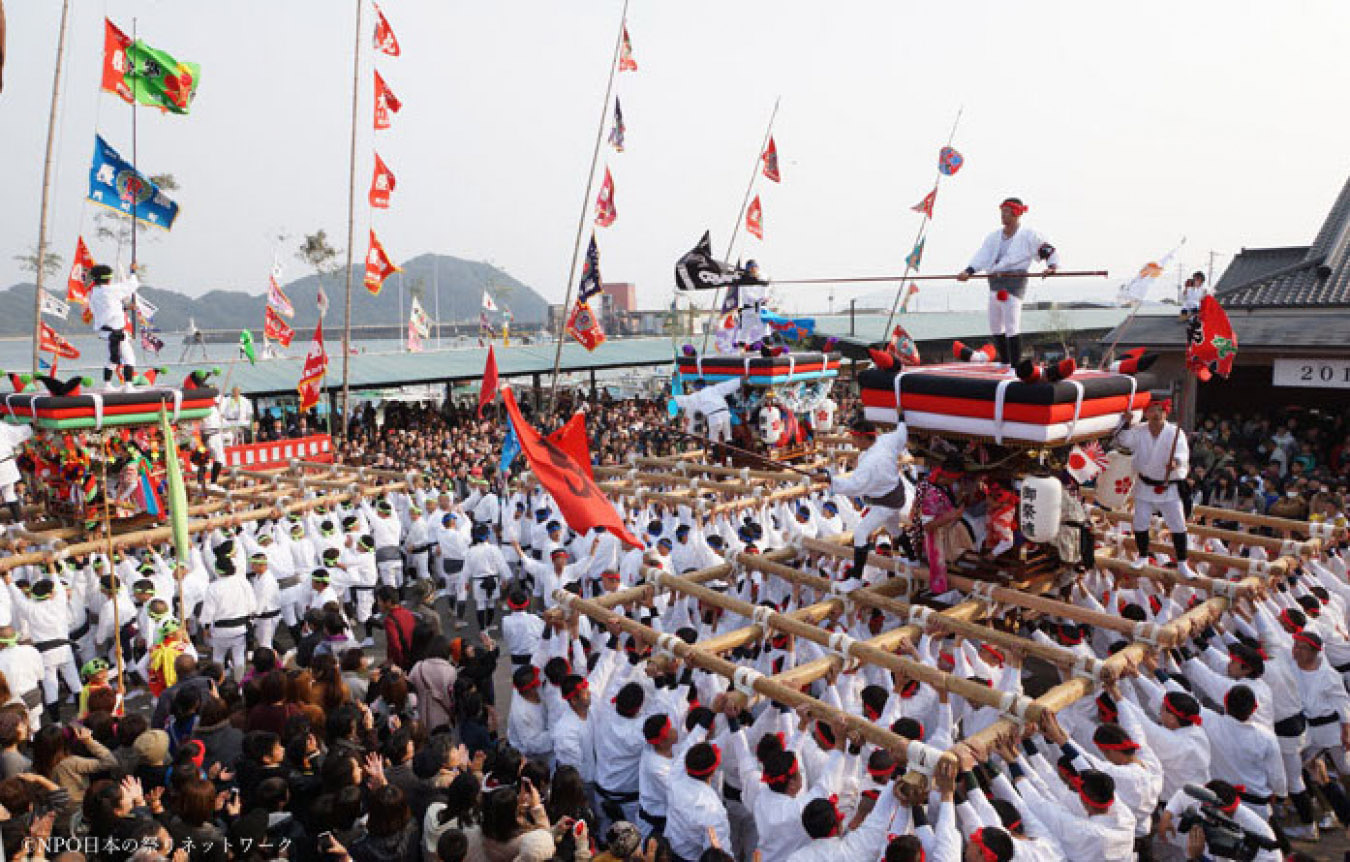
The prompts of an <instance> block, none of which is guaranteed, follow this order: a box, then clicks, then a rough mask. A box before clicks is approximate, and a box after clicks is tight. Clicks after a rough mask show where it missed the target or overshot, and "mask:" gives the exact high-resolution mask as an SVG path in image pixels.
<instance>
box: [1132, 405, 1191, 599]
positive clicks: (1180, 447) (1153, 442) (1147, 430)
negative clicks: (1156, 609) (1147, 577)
mask: <svg viewBox="0 0 1350 862" xmlns="http://www.w3.org/2000/svg"><path fill="white" fill-rule="evenodd" d="M1151 396H1152V397H1151V398H1150V400H1149V403H1148V406H1147V407H1145V408H1144V419H1145V420H1146V421H1145V423H1144V424H1143V425H1135V426H1132V427H1127V428H1126V429H1125V430H1123V431H1121V432H1120V433H1119V434H1118V435H1116V442H1117V443H1118V444H1119V445H1121V446H1123V447H1125V448H1126V449H1129V450H1130V451H1131V452H1132V453H1133V455H1132V461H1133V464H1134V470H1135V472H1136V473H1138V474H1139V478H1138V480H1137V481H1136V482H1135V483H1134V520H1133V523H1132V524H1131V527H1132V528H1133V530H1134V542H1135V560H1134V565H1135V567H1136V568H1142V567H1143V566H1144V564H1145V563H1147V562H1148V561H1149V559H1150V558H1149V553H1148V549H1149V530H1150V528H1151V527H1152V522H1153V515H1154V514H1155V513H1157V514H1159V515H1161V516H1162V519H1163V522H1164V523H1165V524H1167V529H1168V531H1169V532H1170V533H1171V534H1172V547H1173V550H1174V552H1175V556H1176V560H1177V571H1179V572H1181V573H1182V574H1183V575H1185V576H1186V577H1192V576H1193V574H1194V573H1193V572H1192V571H1191V569H1190V566H1189V564H1188V563H1187V562H1186V556H1187V553H1186V552H1187V541H1188V539H1187V535H1186V512H1185V508H1184V505H1183V501H1182V496H1181V488H1180V486H1181V485H1183V484H1184V483H1185V480H1186V477H1187V476H1188V475H1190V453H1191V449H1190V445H1189V444H1188V443H1187V442H1186V432H1184V431H1182V430H1181V428H1180V427H1178V426H1177V425H1175V424H1173V423H1171V422H1168V421H1167V413H1168V411H1169V410H1170V409H1171V406H1172V402H1171V399H1169V398H1167V397H1166V394H1165V393H1161V392H1158V393H1151Z"/></svg>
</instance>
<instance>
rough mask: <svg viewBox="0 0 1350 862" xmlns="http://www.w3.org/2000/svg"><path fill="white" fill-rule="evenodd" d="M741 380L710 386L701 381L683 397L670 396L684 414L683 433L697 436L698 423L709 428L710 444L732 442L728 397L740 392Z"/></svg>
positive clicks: (701, 379)
mask: <svg viewBox="0 0 1350 862" xmlns="http://www.w3.org/2000/svg"><path fill="white" fill-rule="evenodd" d="M741 382H742V381H741V378H740V377H733V378H731V379H730V380H723V381H722V382H721V383H713V384H711V385H709V383H708V381H706V380H704V379H703V378H702V377H699V378H697V379H696V380H695V381H694V386H693V391H692V392H687V393H685V394H684V395H672V396H671V398H672V400H674V402H675V404H676V406H678V407H679V408H680V409H681V410H683V411H684V430H685V431H686V432H687V433H689V434H696V433H697V428H698V420H699V419H702V420H703V421H704V422H705V423H706V424H707V426H708V439H709V440H711V441H712V442H713V443H730V442H731V407H730V406H728V405H727V396H728V395H735V394H736V393H737V392H739V391H740V389H741Z"/></svg>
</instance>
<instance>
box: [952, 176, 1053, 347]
mask: <svg viewBox="0 0 1350 862" xmlns="http://www.w3.org/2000/svg"><path fill="white" fill-rule="evenodd" d="M1026 211H1027V205H1026V204H1024V203H1022V200H1021V198H1007V199H1005V200H1004V201H1003V203H1001V204H999V205H998V213H999V218H1000V220H1001V221H1002V222H1003V227H1001V228H999V229H998V230H996V231H994V232H993V233H991V234H989V236H987V237H985V239H984V244H983V245H981V246H980V250H979V251H977V252H975V256H974V257H973V258H971V259H970V265H969V266H967V267H966V269H965V271H964V272H962V273H961V274H960V275H958V276H957V277H956V280H957V281H968V280H969V279H970V277H971V276H972V275H974V274H975V273H977V272H986V273H989V332H990V334H991V335H992V336H993V338H994V347H995V348H997V350H998V361H999V362H1002V363H1003V364H1005V365H1007V366H1009V367H1012V366H1014V365H1016V364H1017V363H1018V360H1020V359H1021V358H1022V339H1021V335H1020V333H1021V331H1022V298H1023V297H1024V296H1026V292H1027V271H1028V270H1029V269H1030V268H1031V264H1032V263H1033V262H1035V261H1037V260H1043V261H1045V263H1046V267H1045V273H1046V274H1047V275H1048V274H1049V273H1052V272H1054V271H1055V270H1057V269H1059V252H1057V251H1056V250H1055V247H1054V246H1053V245H1051V244H1050V243H1049V242H1048V241H1047V240H1046V239H1045V237H1043V236H1041V235H1040V234H1039V233H1037V232H1036V231H1034V230H1032V229H1031V228H1029V227H1023V225H1022V216H1023V214H1025V213H1026Z"/></svg>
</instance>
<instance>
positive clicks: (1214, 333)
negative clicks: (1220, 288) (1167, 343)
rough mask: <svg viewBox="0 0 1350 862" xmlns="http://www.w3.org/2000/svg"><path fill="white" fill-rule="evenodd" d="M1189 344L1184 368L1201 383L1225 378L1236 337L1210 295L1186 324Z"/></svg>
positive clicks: (1227, 373) (1216, 302) (1229, 370)
mask: <svg viewBox="0 0 1350 862" xmlns="http://www.w3.org/2000/svg"><path fill="white" fill-rule="evenodd" d="M1188 328H1189V330H1190V332H1189V336H1190V337H1189V343H1188V344H1187V345H1186V367H1187V368H1189V369H1190V370H1191V371H1193V372H1195V375H1196V376H1197V377H1199V378H1200V380H1201V381H1207V380H1209V379H1210V377H1212V376H1213V375H1215V374H1217V375H1219V376H1220V377H1227V376H1228V375H1229V373H1230V372H1232V370H1233V360H1235V359H1237V351H1238V343H1237V334H1236V333H1235V332H1233V324H1232V323H1231V322H1230V321H1229V320H1228V313H1227V312H1225V311H1224V310H1223V306H1222V305H1219V301H1218V300H1217V299H1215V298H1214V297H1213V296H1206V297H1205V298H1204V299H1202V300H1200V311H1199V313H1197V314H1196V315H1195V317H1194V318H1192V319H1191V322H1190V324H1189V325H1188Z"/></svg>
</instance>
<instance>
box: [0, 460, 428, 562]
mask: <svg viewBox="0 0 1350 862" xmlns="http://www.w3.org/2000/svg"><path fill="white" fill-rule="evenodd" d="M378 487H379V488H380V489H381V490H382V491H401V490H404V489H405V488H406V487H407V486H406V484H405V483H402V482H395V483H393V484H390V485H381V486H378ZM358 493H360V492H353V491H343V492H341V493H335V494H326V495H324V496H321V497H312V498H310V499H307V500H299V501H296V502H293V503H286V504H285V505H281V506H271V507H268V508H258V509H246V510H243V511H238V512H229V513H227V514H223V515H213V516H211V517H209V518H203V519H199V520H195V521H192V522H190V523H189V524H188V532H189V533H202V532H209V531H211V530H216V529H219V528H221V527H236V526H238V525H239V524H242V523H244V522H245V521H261V520H265V519H267V518H276V517H278V516H281V517H285V516H286V515H290V514H296V513H301V512H308V511H310V510H311V509H316V508H318V507H319V506H333V505H337V504H338V503H345V502H347V501H348V500H350V499H352V498H353V497H354V496H357V494H358ZM172 538H173V528H172V527H155V528H154V529H150V530H139V531H137V532H134V533H123V534H122V535H119V536H112V537H111V538H110V539H108V540H107V541H106V542H105V541H103V540H100V539H95V540H89V541H84V542H77V543H75V544H73V545H60V543H58V545H59V546H58V547H57V548H53V549H51V550H45V551H29V552H26V553H22V554H14V555H13V556H9V557H4V558H0V572H7V571H10V570H11V569H16V568H18V567H19V566H41V565H46V564H48V563H55V562H58V561H60V560H62V559H65V558H66V557H78V556H82V555H84V554H92V553H97V552H98V551H100V550H102V549H104V548H105V547H106V549H107V552H108V553H109V555H110V556H111V553H112V552H113V551H118V550H122V549H123V548H131V547H135V546H136V545H140V544H143V543H145V542H153V543H160V542H167V541H169V540H170V539H172Z"/></svg>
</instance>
